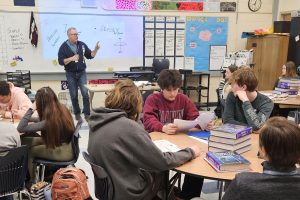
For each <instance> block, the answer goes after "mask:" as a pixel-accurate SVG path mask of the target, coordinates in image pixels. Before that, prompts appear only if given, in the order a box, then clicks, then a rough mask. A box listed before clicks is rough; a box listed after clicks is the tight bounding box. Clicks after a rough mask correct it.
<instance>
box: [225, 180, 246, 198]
mask: <svg viewBox="0 0 300 200" xmlns="http://www.w3.org/2000/svg"><path fill="white" fill-rule="evenodd" d="M240 192H241V190H240V187H239V185H238V183H237V180H236V178H235V179H233V180H232V181H231V183H230V184H229V186H228V188H227V189H226V191H225V194H224V196H223V198H222V200H240V199H241V197H240Z"/></svg>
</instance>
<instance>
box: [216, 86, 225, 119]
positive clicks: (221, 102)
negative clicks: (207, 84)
mask: <svg viewBox="0 0 300 200" xmlns="http://www.w3.org/2000/svg"><path fill="white" fill-rule="evenodd" d="M216 93H217V97H218V104H217V108H216V110H215V114H216V115H217V117H218V118H222V116H223V113H224V108H225V100H224V99H223V98H222V97H221V96H220V89H219V88H217V89H216Z"/></svg>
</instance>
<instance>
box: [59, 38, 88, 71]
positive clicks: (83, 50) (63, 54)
mask: <svg viewBox="0 0 300 200" xmlns="http://www.w3.org/2000/svg"><path fill="white" fill-rule="evenodd" d="M67 41H68V40H67ZM67 41H65V42H64V43H62V45H61V46H60V48H59V51H58V63H59V64H60V65H63V66H64V67H65V70H66V71H69V72H81V71H83V70H85V68H86V63H85V60H84V57H86V58H87V59H92V58H93V57H92V55H91V53H92V51H91V50H90V49H89V48H88V46H87V45H86V44H85V43H84V42H81V41H77V44H76V46H77V48H76V52H74V51H72V49H71V47H70V46H69V45H68V43H67ZM76 53H77V54H79V60H78V62H75V61H71V62H70V63H68V64H67V65H65V64H64V59H66V58H70V57H72V56H74V55H75V54H76ZM83 55H84V57H83Z"/></svg>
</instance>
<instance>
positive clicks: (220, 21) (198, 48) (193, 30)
mask: <svg viewBox="0 0 300 200" xmlns="http://www.w3.org/2000/svg"><path fill="white" fill-rule="evenodd" d="M227 32H228V17H197V16H195V17H187V18H186V36H185V38H186V40H185V41H186V42H185V57H186V58H187V60H189V63H193V65H194V70H195V71H208V66H209V51H210V46H211V45H226V44H227ZM191 60H193V62H191Z"/></svg>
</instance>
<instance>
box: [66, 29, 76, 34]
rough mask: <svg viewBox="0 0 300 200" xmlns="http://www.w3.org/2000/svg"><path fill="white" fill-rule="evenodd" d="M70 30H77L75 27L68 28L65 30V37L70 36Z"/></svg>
mask: <svg viewBox="0 0 300 200" xmlns="http://www.w3.org/2000/svg"><path fill="white" fill-rule="evenodd" d="M71 30H77V29H76V28H75V27H70V28H68V30H67V35H69V34H70V31H71Z"/></svg>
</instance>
